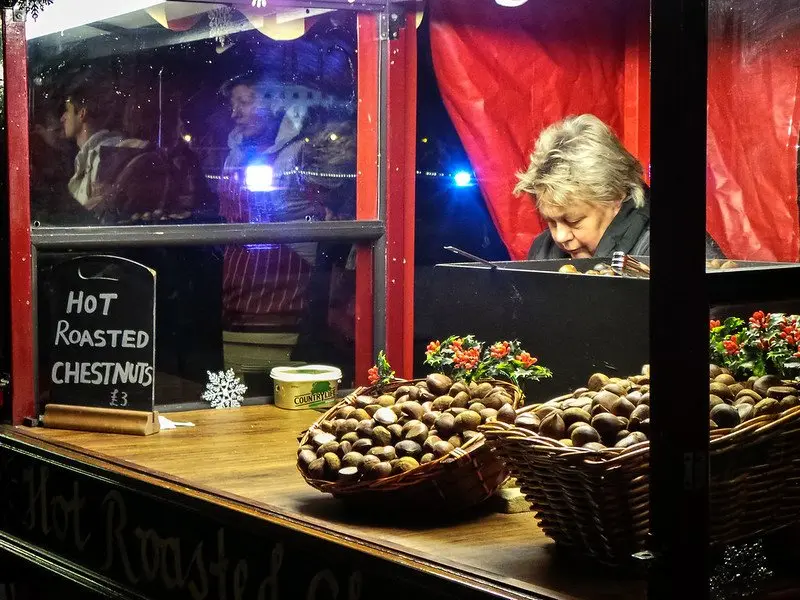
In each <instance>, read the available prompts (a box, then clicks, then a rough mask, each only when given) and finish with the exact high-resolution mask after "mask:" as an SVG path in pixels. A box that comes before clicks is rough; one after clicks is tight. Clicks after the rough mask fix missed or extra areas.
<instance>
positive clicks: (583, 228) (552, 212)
mask: <svg viewBox="0 0 800 600" xmlns="http://www.w3.org/2000/svg"><path fill="white" fill-rule="evenodd" d="M621 205H622V202H620V201H618V202H613V203H610V204H609V203H605V202H604V203H596V202H585V201H583V200H579V201H576V202H572V203H570V204H569V206H567V207H556V206H552V205H549V204H547V203H546V202H543V203H541V205H540V206H539V214H541V215H542V217H543V218H544V220H545V222H546V223H547V226H548V227H549V228H550V235H551V236H553V241H555V243H556V245H558V247H559V248H561V249H562V250H563V251H564V252H566V253H567V254H569V255H570V256H571V257H572V258H591V257H592V256H594V253H595V250H597V245H598V244H599V243H600V239H601V238H602V237H603V234H604V233H605V232H606V229H607V228H608V226H609V225H610V224H611V221H613V220H614V217H615V216H616V214H617V213H618V212H619V209H620V206H621Z"/></svg>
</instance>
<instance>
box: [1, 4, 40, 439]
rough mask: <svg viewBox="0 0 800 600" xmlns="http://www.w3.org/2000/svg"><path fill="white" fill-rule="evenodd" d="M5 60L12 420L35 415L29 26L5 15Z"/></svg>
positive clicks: (7, 14)
mask: <svg viewBox="0 0 800 600" xmlns="http://www.w3.org/2000/svg"><path fill="white" fill-rule="evenodd" d="M3 59H4V68H5V78H4V79H5V82H4V83H5V92H6V114H7V117H8V133H7V135H8V220H9V229H10V232H9V256H10V274H9V277H10V283H11V299H10V301H11V420H12V422H13V423H14V424H15V425H16V424H19V423H21V422H22V420H23V419H24V418H25V417H28V416H33V415H34V414H35V412H36V409H35V397H34V390H35V385H34V365H33V336H34V331H33V296H32V294H33V289H32V285H33V274H32V271H31V229H30V227H31V211H30V202H29V199H30V162H29V160H28V72H27V67H28V60H27V42H26V40H25V23H24V22H19V21H14V20H13V17H12V11H11V10H10V9H6V10H4V11H3Z"/></svg>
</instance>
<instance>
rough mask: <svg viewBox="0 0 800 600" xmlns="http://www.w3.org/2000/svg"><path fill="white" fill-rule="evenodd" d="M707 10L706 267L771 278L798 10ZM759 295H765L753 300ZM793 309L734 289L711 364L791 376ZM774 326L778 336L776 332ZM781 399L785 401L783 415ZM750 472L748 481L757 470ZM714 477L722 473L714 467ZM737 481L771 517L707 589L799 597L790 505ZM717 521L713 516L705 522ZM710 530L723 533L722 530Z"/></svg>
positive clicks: (794, 244) (723, 559)
mask: <svg viewBox="0 0 800 600" xmlns="http://www.w3.org/2000/svg"><path fill="white" fill-rule="evenodd" d="M708 13H709V16H708V137H707V140H708V141H707V161H708V166H707V172H708V178H707V182H708V183H707V189H706V195H707V226H708V232H709V234H710V235H711V236H712V237H713V238H714V239H715V240H716V241H717V242H718V243H719V246H720V247H721V249H722V251H723V252H724V254H725V255H726V257H727V258H728V259H729V260H728V261H727V262H722V261H715V262H713V263H709V264H708V266H709V267H710V269H709V270H713V271H718V270H719V269H727V268H731V267H765V268H764V269H763V271H762V273H763V274H762V275H760V277H762V278H766V279H763V281H767V279H768V278H769V276H770V271H769V270H768V267H770V263H787V262H797V261H798V257H799V256H800V254H799V253H800V230H799V229H798V193H797V192H798V176H799V175H800V173H799V172H798V128H799V127H800V70H798V65H800V12H798V10H797V2H793V1H780V0H779V1H776V2H758V1H756V0H711V1H710V2H709V4H708ZM733 275H734V274H733V273H731V274H730V276H733ZM744 275H745V274H744V273H742V277H744ZM715 276H719V277H718V278H719V279H722V278H723V277H725V275H724V274H722V273H715V275H712V277H711V278H710V279H715V278H717V277H715ZM758 287H762V288H763V289H756V288H758ZM754 298H760V300H759V301H758V302H755V303H754V302H752V300H753V299H754ZM757 311H763V312H762V313H758V312H757ZM764 313H766V314H764ZM798 313H800V302H798V299H797V298H796V294H793V293H792V292H791V291H789V290H783V289H782V286H781V285H775V286H769V285H767V284H764V285H762V286H758V285H753V286H747V285H744V286H742V285H740V286H739V287H738V294H736V296H734V299H733V300H732V301H731V302H729V303H725V304H717V305H714V306H712V307H711V318H712V319H713V320H712V326H713V327H714V329H713V330H712V338H714V339H715V340H716V342H717V343H718V344H719V347H720V348H724V352H717V353H712V360H713V361H714V362H715V363H717V364H719V365H721V366H722V367H725V368H728V369H730V371H731V372H732V374H733V375H734V376H735V379H736V380H737V381H747V380H748V379H750V378H754V377H755V376H758V377H760V376H763V375H765V374H770V375H775V376H777V377H779V378H780V379H785V380H790V379H791V378H793V377H794V376H795V374H796V373H795V372H794V369H793V367H792V363H793V362H796V361H795V360H794V358H793V357H792V354H794V352H795V351H796V350H797V348H796V346H797V343H796V340H794V339H793V337H792V336H791V335H787V333H786V332H785V331H783V329H784V328H786V330H787V331H790V330H791V327H790V326H791V323H792V322H794V321H795V320H796V317H793V316H790V315H796V314H798ZM730 317H735V318H738V319H742V321H741V323H743V325H740V324H737V323H736V322H734V321H732V320H728V319H729V318H730ZM748 327H749V328H750V329H749V330H748V335H749V334H750V332H753V331H756V332H758V331H761V333H759V334H758V335H757V336H755V337H753V338H752V341H748V340H745V339H744V338H745V336H744V335H743V334H742V332H743V331H744V330H745V329H746V328H748ZM773 330H776V331H778V333H777V334H775V335H773V334H772V333H771V332H772V331H773ZM739 340H741V345H740V344H739V343H738V341H739ZM745 357H747V358H746V359H745ZM787 385H791V383H787ZM761 391H762V392H764V390H763V389H762V390H761ZM790 403H791V400H790ZM786 406H787V404H782V405H781V407H780V410H781V411H782V410H783V409H784V408H786ZM778 414H781V415H785V414H786V413H783V412H780V413H778ZM740 415H741V417H742V420H748V419H749V418H751V417H750V415H749V414H748V412H747V411H744V412H742V411H740ZM776 416H777V415H776ZM765 422H766V421H765ZM773 426H774V421H773V424H770V427H773ZM762 427H763V424H762ZM788 429H789V428H787V427H786V426H781V425H777V426H775V428H774V429H773V432H774V433H777V434H778V436H779V437H785V435H788V434H789V432H788ZM765 452H767V454H768V456H767V455H765V456H764V458H763V459H762V464H768V465H769V466H770V467H769V468H770V471H771V472H776V471H778V470H780V469H782V468H784V466H783V461H782V458H781V456H779V454H780V455H782V453H780V452H778V453H775V452H774V451H773V452H770V451H765ZM714 458H719V457H714ZM714 458H712V463H711V466H712V472H713V469H714V465H715V463H714ZM740 468H743V467H740ZM749 470H750V473H749V475H751V476H752V474H753V472H755V471H756V470H757V467H754V466H751V467H750V468H749ZM717 471H719V469H717ZM712 477H714V478H716V479H720V478H721V476H720V474H719V473H717V474H716V475H712ZM722 478H723V479H724V477H722ZM745 479H747V478H745ZM751 479H752V478H751ZM742 481H743V483H742V485H740V486H737V488H738V490H739V495H738V496H737V499H736V501H735V503H734V504H735V509H734V510H737V511H740V512H741V513H742V514H753V513H755V512H757V511H760V512H762V513H763V514H765V515H769V517H768V518H765V519H762V520H761V521H760V522H759V523H758V527H755V526H753V525H752V524H751V525H750V528H751V529H752V530H753V531H751V532H748V531H746V527H743V528H741V529H740V530H739V531H737V534H736V535H737V536H738V537H739V538H741V536H742V535H746V534H748V533H749V537H748V538H747V539H744V540H741V539H740V540H739V541H737V542H736V543H733V544H726V545H718V546H717V547H716V548H715V551H714V553H713V554H712V558H713V561H712V564H711V580H710V589H711V596H712V597H713V598H733V597H743V596H750V597H767V596H770V597H776V598H777V597H787V598H789V597H794V596H796V595H797V589H798V577H797V570H796V569H795V568H794V564H793V563H792V561H791V559H788V560H787V557H788V556H790V555H791V552H789V553H787V549H788V548H790V547H791V546H792V542H793V540H794V539H795V537H796V535H797V527H796V526H795V525H791V524H790V523H791V521H781V514H791V513H792V510H791V509H788V510H787V507H786V502H785V501H784V500H781V501H780V505H781V509H780V510H777V511H776V510H773V509H772V508H771V507H770V506H768V504H769V501H768V500H766V499H758V500H754V498H755V496H756V495H757V493H755V492H754V491H753V488H752V482H751V483H750V484H749V486H748V484H746V482H744V480H742ZM793 485H794V484H793V480H792V479H791V478H789V479H787V480H785V481H784V482H783V483H781V484H779V485H777V486H773V488H772V489H771V490H770V494H769V497H770V498H781V499H783V498H785V497H786V495H789V496H791V488H792V486H793ZM713 487H714V486H713V485H712V488H713ZM726 512H728V513H729V512H730V505H729V503H726V498H724V497H723V495H720V494H717V496H715V497H713V498H712V514H713V515H717V514H725V513H726ZM714 522H715V519H713V518H712V529H714V528H713V525H714ZM787 524H789V526H788V527H786V525H787ZM781 526H783V527H784V528H783V529H778V531H775V532H773V533H770V534H766V535H756V533H757V532H756V530H758V531H769V530H770V529H775V528H778V527H781ZM740 527H741V524H740ZM754 532H756V533H754ZM714 533H715V534H716V536H720V535H721V532H720V528H719V527H717V528H716V529H715V530H714Z"/></svg>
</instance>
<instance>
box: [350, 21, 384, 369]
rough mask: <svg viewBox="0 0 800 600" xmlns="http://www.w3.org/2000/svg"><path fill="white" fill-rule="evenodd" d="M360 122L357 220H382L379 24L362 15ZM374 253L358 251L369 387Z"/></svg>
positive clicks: (363, 361)
mask: <svg viewBox="0 0 800 600" xmlns="http://www.w3.org/2000/svg"><path fill="white" fill-rule="evenodd" d="M357 23H358V90H357V93H358V116H357V119H358V122H357V127H358V129H357V131H358V134H357V135H356V144H357V147H356V182H357V185H356V218H357V219H369V220H372V219H377V218H378V112H379V109H380V107H379V98H378V20H377V18H376V16H375V15H374V14H368V13H364V14H359V15H358V21H357ZM372 261H373V250H372V247H370V246H368V245H362V246H359V247H358V248H357V250H356V302H355V320H356V322H355V344H356V356H355V369H356V371H355V372H356V382H358V383H366V376H367V369H369V367H370V366H371V365H372V363H373V360H374V359H373V356H372V354H373V344H374V327H373V319H374V312H375V311H374V310H373V297H374V286H373V281H374V273H373V268H372Z"/></svg>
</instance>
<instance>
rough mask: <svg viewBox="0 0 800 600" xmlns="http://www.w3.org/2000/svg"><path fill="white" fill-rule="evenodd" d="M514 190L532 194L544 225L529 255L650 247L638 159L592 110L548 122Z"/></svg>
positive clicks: (638, 252) (573, 255) (606, 253)
mask: <svg viewBox="0 0 800 600" xmlns="http://www.w3.org/2000/svg"><path fill="white" fill-rule="evenodd" d="M517 177H518V178H519V183H518V184H517V185H516V187H515V188H514V193H515V194H517V195H519V194H520V193H522V192H527V193H529V194H531V195H533V196H534V198H535V199H536V206H537V208H538V210H539V214H540V215H541V216H542V218H543V219H544V220H545V222H546V223H547V226H548V229H547V230H546V231H543V232H542V233H540V234H539V235H538V236H537V237H536V239H534V240H533V245H532V246H531V249H530V251H529V253H528V258H529V259H530V260H543V259H552V258H591V257H593V256H611V255H612V254H613V253H614V252H616V251H622V252H625V253H627V254H633V255H639V256H642V255H644V256H646V255H649V253H650V208H649V199H648V193H647V188H646V186H645V183H644V181H642V165H641V164H639V161H638V160H636V158H634V156H633V155H632V154H631V153H630V152H628V151H627V150H625V148H624V147H623V146H622V144H621V143H620V141H619V139H617V137H616V136H615V135H614V133H613V132H612V131H611V129H610V128H609V127H608V126H607V125H606V124H605V123H603V122H602V121H601V120H600V119H598V118H597V117H595V116H594V115H580V116H577V117H568V118H566V119H564V120H563V121H559V122H558V123H555V124H553V125H550V126H549V127H548V128H546V129H545V130H544V131H543V132H542V133H541V135H540V136H539V139H538V140H537V141H536V147H535V149H534V151H533V154H532V155H531V162H530V165H529V166H528V169H527V171H525V172H524V173H519V174H518V175H517Z"/></svg>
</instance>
